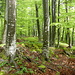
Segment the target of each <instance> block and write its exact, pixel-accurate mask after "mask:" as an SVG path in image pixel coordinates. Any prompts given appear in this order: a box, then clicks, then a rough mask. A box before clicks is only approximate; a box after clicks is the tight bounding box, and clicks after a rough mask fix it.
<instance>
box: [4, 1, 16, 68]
mask: <svg viewBox="0 0 75 75" xmlns="http://www.w3.org/2000/svg"><path fill="white" fill-rule="evenodd" d="M6 1H7V2H6V5H8V7H7V9H8V13H7V15H8V17H7V34H6V49H5V50H6V54H7V56H8V57H9V63H13V64H15V62H14V57H15V53H16V0H6ZM15 67H16V65H15Z"/></svg>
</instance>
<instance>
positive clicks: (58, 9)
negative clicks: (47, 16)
mask: <svg viewBox="0 0 75 75" xmlns="http://www.w3.org/2000/svg"><path fill="white" fill-rule="evenodd" d="M59 16H60V0H59V1H58V22H60V19H59ZM59 42H60V26H58V44H57V46H58V47H59Z"/></svg>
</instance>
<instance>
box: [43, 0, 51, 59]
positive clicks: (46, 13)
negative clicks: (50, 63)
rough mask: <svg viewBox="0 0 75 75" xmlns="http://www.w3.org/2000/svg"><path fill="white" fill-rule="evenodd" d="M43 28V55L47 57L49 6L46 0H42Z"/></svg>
mask: <svg viewBox="0 0 75 75" xmlns="http://www.w3.org/2000/svg"><path fill="white" fill-rule="evenodd" d="M43 15H44V30H43V56H44V57H45V59H48V58H49V50H48V48H49V24H50V21H49V20H50V19H49V6H48V0H43Z"/></svg>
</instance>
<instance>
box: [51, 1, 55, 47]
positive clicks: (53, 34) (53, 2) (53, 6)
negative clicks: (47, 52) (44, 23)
mask: <svg viewBox="0 0 75 75" xmlns="http://www.w3.org/2000/svg"><path fill="white" fill-rule="evenodd" d="M55 22H56V0H52V23H55ZM51 36H52V37H51V38H52V44H51V46H53V47H54V46H55V36H56V26H55V25H53V26H52V35H51Z"/></svg>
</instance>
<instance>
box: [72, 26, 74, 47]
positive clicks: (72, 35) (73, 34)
mask: <svg viewBox="0 0 75 75" xmlns="http://www.w3.org/2000/svg"><path fill="white" fill-rule="evenodd" d="M73 45H74V27H73V29H72V46H73Z"/></svg>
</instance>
